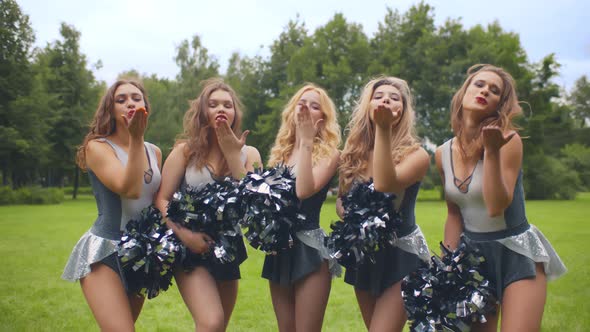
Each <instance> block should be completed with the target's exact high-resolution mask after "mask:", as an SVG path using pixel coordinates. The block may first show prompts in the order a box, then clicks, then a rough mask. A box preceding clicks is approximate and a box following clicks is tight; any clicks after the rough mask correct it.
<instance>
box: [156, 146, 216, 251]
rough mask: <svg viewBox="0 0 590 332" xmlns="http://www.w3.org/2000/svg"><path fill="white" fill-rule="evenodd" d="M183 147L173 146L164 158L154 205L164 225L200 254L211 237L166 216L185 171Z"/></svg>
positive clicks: (206, 246)
mask: <svg viewBox="0 0 590 332" xmlns="http://www.w3.org/2000/svg"><path fill="white" fill-rule="evenodd" d="M184 147H185V144H179V145H177V146H176V147H174V149H173V150H172V152H171V153H170V155H169V156H168V158H167V159H166V163H164V169H162V182H161V184H160V190H159V191H158V195H157V196H156V207H157V208H158V209H159V210H160V212H161V213H162V217H163V218H165V219H166V225H167V226H168V227H169V228H170V229H172V231H173V232H174V234H176V236H178V238H179V239H180V241H182V243H184V244H185V245H186V246H187V248H189V249H190V250H191V251H192V252H195V253H198V254H200V253H203V252H206V251H208V250H209V246H210V243H211V242H212V239H211V238H210V237H209V236H208V235H207V234H204V233H200V232H192V231H191V230H189V229H188V228H184V227H181V226H178V225H176V224H175V223H174V222H172V221H170V220H169V219H168V217H167V209H168V203H169V202H170V200H171V199H172V195H173V194H174V193H175V192H176V191H177V190H178V188H179V187H180V183H181V182H182V179H183V178H184V172H185V171H186V166H187V160H186V158H185V156H184Z"/></svg>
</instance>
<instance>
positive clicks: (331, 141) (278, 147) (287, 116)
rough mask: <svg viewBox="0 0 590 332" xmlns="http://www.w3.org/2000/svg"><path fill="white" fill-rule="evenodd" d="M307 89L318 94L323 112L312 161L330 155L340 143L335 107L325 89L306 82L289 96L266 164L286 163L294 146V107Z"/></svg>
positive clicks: (314, 143) (315, 139) (314, 142)
mask: <svg viewBox="0 0 590 332" xmlns="http://www.w3.org/2000/svg"><path fill="white" fill-rule="evenodd" d="M307 91H315V92H317V93H318V94H319V95H320V109H321V111H322V114H323V119H324V122H323V125H322V126H321V128H320V130H318V133H317V134H316V137H315V138H314V140H313V152H312V162H313V164H315V163H317V162H318V161H319V160H320V159H322V158H325V157H327V156H330V155H331V154H332V152H333V151H334V150H335V149H337V148H338V145H340V140H341V138H340V126H339V125H338V121H337V119H336V107H335V106H334V102H332V99H330V97H329V96H328V94H327V93H326V91H325V90H324V89H322V88H320V87H318V86H316V85H314V84H311V83H308V84H306V85H305V86H303V87H302V88H301V89H299V91H297V92H296V93H295V95H293V97H291V100H289V103H287V106H286V107H285V109H284V110H283V113H282V115H281V117H282V120H281V127H280V128H279V132H278V133H277V137H276V139H275V143H274V145H273V147H272V149H271V150H270V157H269V161H268V166H269V167H273V166H275V165H277V164H280V163H286V162H287V161H288V159H289V156H291V153H292V152H293V148H294V147H295V138H296V137H295V132H296V131H295V109H296V107H297V103H298V102H299V99H301V96H302V95H303V94H304V93H305V92H307Z"/></svg>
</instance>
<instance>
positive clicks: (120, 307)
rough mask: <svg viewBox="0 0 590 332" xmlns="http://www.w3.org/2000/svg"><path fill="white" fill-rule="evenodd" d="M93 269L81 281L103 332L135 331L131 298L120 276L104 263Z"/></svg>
mask: <svg viewBox="0 0 590 332" xmlns="http://www.w3.org/2000/svg"><path fill="white" fill-rule="evenodd" d="M91 268H92V272H90V273H89V274H88V275H87V276H86V277H84V278H82V279H80V285H81V286H82V292H83V293H84V297H85V298H86V302H88V306H89V307H90V310H92V314H93V315H94V318H95V319H96V322H97V323H98V326H99V327H100V329H101V331H135V327H134V324H133V323H134V320H133V314H132V311H131V306H130V303H129V298H128V297H127V294H126V292H125V288H124V287H123V283H122V282H121V278H120V277H119V275H118V274H117V273H116V272H115V271H113V269H111V268H110V267H108V266H106V265H104V264H102V263H96V264H93V265H92V266H91ZM138 314H139V312H138Z"/></svg>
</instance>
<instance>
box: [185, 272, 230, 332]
mask: <svg viewBox="0 0 590 332" xmlns="http://www.w3.org/2000/svg"><path fill="white" fill-rule="evenodd" d="M174 277H175V278H176V283H177V284H178V290H179V291H180V295H181V296H182V299H183V300H184V303H185V304H186V306H187V308H188V310H189V311H190V313H191V315H192V317H193V320H194V321H195V323H196V326H197V329H198V330H199V331H200V330H208V331H221V330H223V326H224V313H223V306H222V304H221V298H220V296H219V292H218V290H217V284H216V283H215V280H214V279H213V277H212V276H211V274H210V273H209V271H207V269H206V268H204V267H202V266H198V267H196V268H195V269H194V270H192V271H191V272H188V273H187V272H184V271H178V272H176V274H175V276H174Z"/></svg>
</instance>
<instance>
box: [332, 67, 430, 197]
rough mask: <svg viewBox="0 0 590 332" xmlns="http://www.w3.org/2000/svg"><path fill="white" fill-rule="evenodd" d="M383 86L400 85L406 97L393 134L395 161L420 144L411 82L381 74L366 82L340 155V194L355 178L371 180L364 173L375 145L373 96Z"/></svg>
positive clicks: (392, 142)
mask: <svg viewBox="0 0 590 332" xmlns="http://www.w3.org/2000/svg"><path fill="white" fill-rule="evenodd" d="M382 85H391V86H393V87H395V88H397V89H398V90H399V91H400V93H401V97H402V104H403V112H402V116H401V119H400V122H399V123H398V124H397V125H396V127H395V129H394V130H393V132H392V136H391V146H392V150H391V155H392V157H393V160H394V163H395V164H396V165H397V164H398V163H399V162H400V161H401V160H402V159H403V158H404V157H405V156H406V155H407V154H409V153H410V152H412V151H414V150H416V149H418V148H419V147H420V142H419V140H418V137H417V135H416V132H415V128H414V121H415V113H414V106H413V99H412V94H411V93H410V88H409V87H408V83H406V81H404V80H402V79H399V78H397V77H378V78H375V79H373V80H371V81H370V82H369V83H367V85H365V88H364V90H363V93H362V94H361V96H360V98H359V100H358V101H357V103H356V106H355V108H354V110H353V112H352V118H351V120H350V122H349V123H348V126H347V129H346V130H347V131H349V132H350V134H349V136H348V139H347V140H346V143H345V145H344V150H343V151H342V155H341V157H340V186H339V195H343V194H345V193H346V192H348V190H350V187H351V185H352V184H353V182H354V181H355V180H362V181H367V180H369V179H368V178H365V176H364V174H365V172H366V170H367V167H368V164H369V162H368V161H369V157H370V156H369V154H370V153H371V151H373V148H374V146H375V125H374V124H373V122H372V121H371V118H370V112H371V99H372V98H373V94H374V92H375V90H376V89H377V88H378V87H379V86H382Z"/></svg>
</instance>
